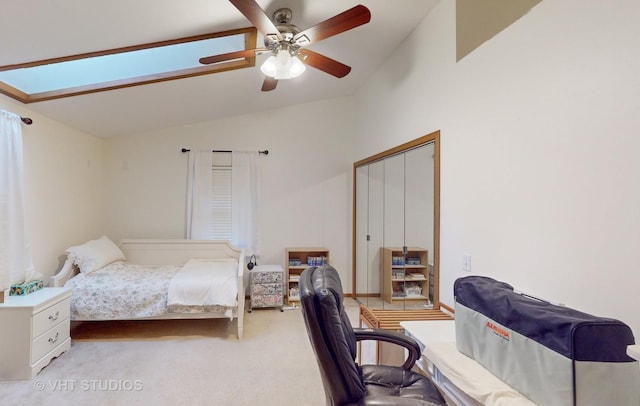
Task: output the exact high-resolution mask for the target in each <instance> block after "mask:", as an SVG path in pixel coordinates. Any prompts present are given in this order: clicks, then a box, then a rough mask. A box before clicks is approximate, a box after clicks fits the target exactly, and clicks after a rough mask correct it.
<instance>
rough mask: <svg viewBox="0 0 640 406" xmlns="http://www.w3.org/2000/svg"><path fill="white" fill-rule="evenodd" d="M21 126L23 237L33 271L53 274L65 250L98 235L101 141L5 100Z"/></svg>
mask: <svg viewBox="0 0 640 406" xmlns="http://www.w3.org/2000/svg"><path fill="white" fill-rule="evenodd" d="M0 108H1V109H4V110H7V111H10V112H12V113H15V114H19V115H21V116H26V117H30V118H32V119H33V121H34V122H33V124H32V125H30V126H27V125H23V126H22V137H23V146H24V148H23V154H24V156H23V161H24V187H25V198H26V203H25V205H26V220H27V233H28V238H29V241H30V242H31V256H32V258H33V263H34V266H35V268H36V270H37V271H39V272H40V273H42V274H43V275H44V276H45V277H49V276H51V275H53V274H55V273H56V272H57V271H58V270H59V269H60V267H61V266H62V263H63V262H64V259H65V253H64V251H65V249H66V248H68V247H70V246H72V245H75V244H80V243H83V242H85V241H87V240H88V239H92V238H96V237H99V236H100V235H101V234H100V233H102V230H103V227H102V140H101V139H99V138H96V137H93V136H90V135H87V134H85V133H82V132H79V131H77V130H75V129H73V128H70V127H68V126H66V125H63V124H61V123H59V122H56V121H53V120H51V119H49V118H47V117H44V116H41V115H39V114H37V113H34V112H31V111H30V110H29V109H27V108H25V107H24V106H23V105H20V104H18V103H14V102H13V101H10V100H8V99H7V98H5V97H4V96H2V98H1V99H0Z"/></svg>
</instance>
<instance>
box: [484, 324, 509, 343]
mask: <svg viewBox="0 0 640 406" xmlns="http://www.w3.org/2000/svg"><path fill="white" fill-rule="evenodd" d="M486 326H487V328H489V329H491V331H493V333H494V334H495V335H497V336H498V337H500V338H504V339H505V340H507V341H509V332H508V331H507V330H505V329H503V328H502V327H500V326H496V325H495V324H493V323H492V322H491V321H487V324H486Z"/></svg>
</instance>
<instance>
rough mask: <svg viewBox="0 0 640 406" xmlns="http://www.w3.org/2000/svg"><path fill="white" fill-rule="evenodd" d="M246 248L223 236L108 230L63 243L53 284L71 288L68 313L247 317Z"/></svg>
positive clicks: (87, 317) (81, 316) (76, 316)
mask: <svg viewBox="0 0 640 406" xmlns="http://www.w3.org/2000/svg"><path fill="white" fill-rule="evenodd" d="M243 269H244V250H243V249H240V248H236V247H234V246H233V245H231V244H230V243H229V242H227V241H205V240H133V239H127V240H122V241H120V244H118V245H116V244H114V243H113V242H111V241H110V240H109V239H108V238H107V237H104V236H103V237H101V238H99V239H97V240H91V241H88V242H87V243H85V244H82V245H79V246H74V247H70V248H69V249H67V259H66V261H65V263H64V265H63V267H62V269H61V270H60V271H59V272H58V273H57V274H56V275H54V276H53V277H51V279H50V283H49V284H50V285H51V286H66V287H70V288H71V290H72V295H71V320H75V321H91V320H153V319H203V318H228V319H230V320H235V321H236V323H237V333H238V339H240V338H242V335H243V322H244V304H245V300H244V292H245V288H244V276H243Z"/></svg>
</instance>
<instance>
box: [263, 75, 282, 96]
mask: <svg viewBox="0 0 640 406" xmlns="http://www.w3.org/2000/svg"><path fill="white" fill-rule="evenodd" d="M277 85H278V79H274V78H272V77H271V76H265V77H264V82H262V91H263V92H269V91H271V90H273V89H275V88H276V86H277Z"/></svg>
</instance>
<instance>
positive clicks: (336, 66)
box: [300, 49, 351, 78]
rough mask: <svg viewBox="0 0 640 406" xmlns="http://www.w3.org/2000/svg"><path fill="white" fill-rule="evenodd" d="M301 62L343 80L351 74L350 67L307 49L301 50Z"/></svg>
mask: <svg viewBox="0 0 640 406" xmlns="http://www.w3.org/2000/svg"><path fill="white" fill-rule="evenodd" d="M300 54H301V55H302V56H303V58H302V62H304V63H305V64H307V65H309V66H313V67H314V68H316V69H320V70H321V71H323V72H326V73H328V74H329V75H333V76H335V77H337V78H343V77H345V76H347V75H348V74H349V72H351V67H350V66H347V65H345V64H343V63H341V62H338V61H336V60H335V59H331V58H329V57H327V56H324V55H322V54H319V53H317V52H313V51H311V50H309V49H301V50H300Z"/></svg>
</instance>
